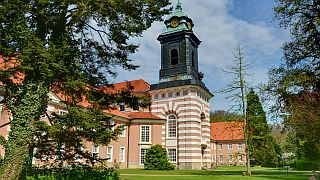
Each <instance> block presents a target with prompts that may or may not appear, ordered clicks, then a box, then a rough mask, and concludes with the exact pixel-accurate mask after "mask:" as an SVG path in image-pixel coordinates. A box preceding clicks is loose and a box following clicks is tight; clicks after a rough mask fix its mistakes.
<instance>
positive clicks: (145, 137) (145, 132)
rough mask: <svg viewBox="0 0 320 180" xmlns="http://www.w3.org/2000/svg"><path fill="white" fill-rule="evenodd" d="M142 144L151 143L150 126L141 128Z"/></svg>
mask: <svg viewBox="0 0 320 180" xmlns="http://www.w3.org/2000/svg"><path fill="white" fill-rule="evenodd" d="M140 142H141V143H150V126H148V125H141V126H140Z"/></svg>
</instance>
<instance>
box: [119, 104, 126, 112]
mask: <svg viewBox="0 0 320 180" xmlns="http://www.w3.org/2000/svg"><path fill="white" fill-rule="evenodd" d="M124 106H125V105H124V103H119V107H120V111H124V110H125V108H124Z"/></svg>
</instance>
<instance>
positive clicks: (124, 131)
mask: <svg viewBox="0 0 320 180" xmlns="http://www.w3.org/2000/svg"><path fill="white" fill-rule="evenodd" d="M121 126H123V130H122V131H121V133H120V137H126V129H127V128H126V126H124V124H121Z"/></svg>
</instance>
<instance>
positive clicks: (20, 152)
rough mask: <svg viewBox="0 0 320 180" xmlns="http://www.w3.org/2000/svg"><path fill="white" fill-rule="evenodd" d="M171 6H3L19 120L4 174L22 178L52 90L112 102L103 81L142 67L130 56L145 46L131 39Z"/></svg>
mask: <svg viewBox="0 0 320 180" xmlns="http://www.w3.org/2000/svg"><path fill="white" fill-rule="evenodd" d="M167 5H169V2H168V0H164V1H156V0H150V1H145V0H137V1H128V0H118V1H112V0H88V1H73V0H63V1H52V0H41V1H32V0H26V1H14V0H6V1H3V2H2V3H1V5H0V22H1V23H0V54H1V56H2V60H3V62H2V64H1V71H0V78H1V79H0V81H1V83H2V84H3V85H4V88H5V100H4V103H5V105H6V106H7V107H8V108H9V109H10V110H11V112H12V114H13V120H12V121H11V124H10V125H11V132H10V136H9V140H8V142H7V143H6V146H5V149H6V155H5V158H4V162H3V164H2V165H1V168H0V169H1V170H0V179H12V180H14V179H19V178H20V177H21V178H22V177H23V172H24V170H25V167H26V161H27V159H28V154H29V151H30V148H31V146H30V145H31V144H32V141H33V128H34V125H33V124H34V122H36V121H37V120H38V119H39V117H40V116H41V115H42V114H44V113H45V112H46V105H47V102H48V97H47V94H48V92H49V89H51V88H53V87H54V88H55V90H56V91H57V92H60V93H64V94H65V95H66V97H68V98H67V99H66V103H67V104H69V105H70V106H75V105H77V104H78V103H79V102H83V100H84V99H83V98H84V97H86V101H87V102H89V103H90V104H91V105H92V108H95V109H103V108H106V107H108V104H109V103H108V100H109V97H110V96H107V95H106V94H105V93H104V92H103V91H102V90H101V86H105V85H107V77H108V76H110V75H116V71H115V69H113V67H115V66H120V67H122V68H124V69H127V70H133V69H136V68H137V66H135V65H132V64H131V63H130V61H132V60H131V59H129V58H128V55H129V54H130V53H134V52H135V51H136V50H137V48H138V46H137V45H135V44H131V43H128V40H129V38H130V37H134V36H140V35H141V33H142V32H143V31H144V30H145V29H147V28H149V27H150V26H151V24H152V22H154V21H157V20H161V17H162V15H164V14H166V13H168V9H165V7H166V6H167ZM84 95H85V96H84ZM70 116H72V115H71V114H70Z"/></svg>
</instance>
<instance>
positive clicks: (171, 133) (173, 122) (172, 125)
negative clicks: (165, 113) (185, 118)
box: [168, 115, 177, 138]
mask: <svg viewBox="0 0 320 180" xmlns="http://www.w3.org/2000/svg"><path fill="white" fill-rule="evenodd" d="M168 137H169V138H175V137H177V119H176V116H175V115H169V117H168Z"/></svg>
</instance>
